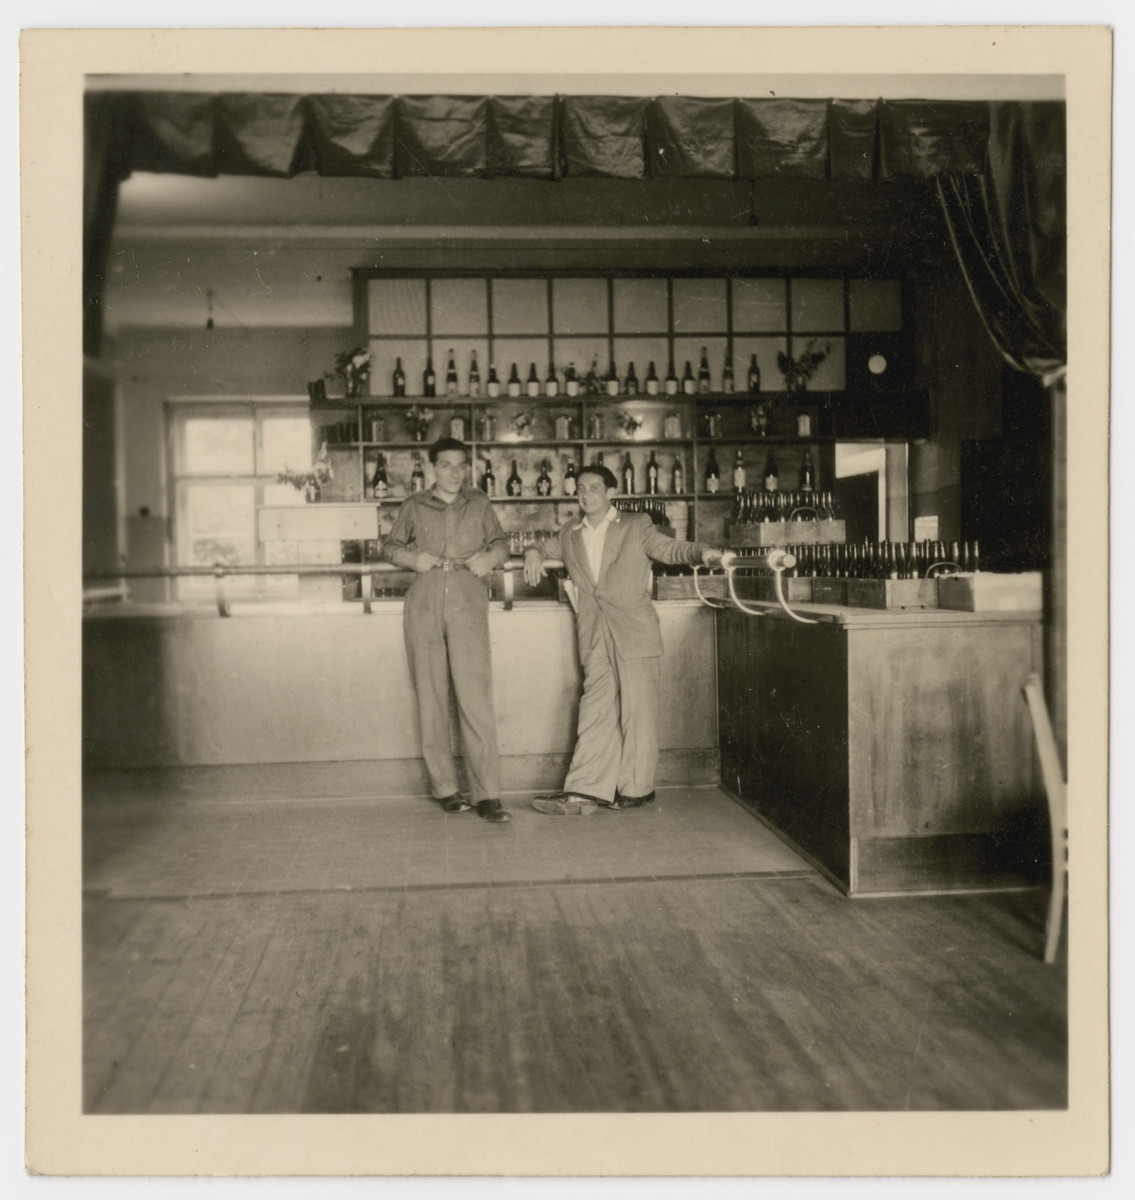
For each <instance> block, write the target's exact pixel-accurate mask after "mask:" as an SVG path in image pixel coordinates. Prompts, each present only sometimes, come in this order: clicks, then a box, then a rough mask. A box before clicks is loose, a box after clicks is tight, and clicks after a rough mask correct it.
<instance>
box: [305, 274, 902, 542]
mask: <svg viewBox="0 0 1135 1200" xmlns="http://www.w3.org/2000/svg"><path fill="white" fill-rule="evenodd" d="M354 294H355V307H356V320H355V328H356V335H357V337H358V340H359V342H360V344H364V345H365V346H366V347H367V348H368V349H369V350H370V353H371V358H372V366H371V375H370V380H369V383H370V389H371V393H372V394H369V395H365V396H360V397H356V398H350V399H348V398H343V399H340V400H336V399H332V400H329V401H328V402H327V403H326V404H320V405H318V406H312V408H311V414H312V423H313V438H314V441H315V443H316V446H317V447H318V443H319V442H320V441H321V440H326V441H327V443H328V451H329V453H330V455H331V459H332V464H333V467H334V471H335V477H334V479H333V481H332V483H331V485H330V486H329V488H325V489H324V497H325V498H326V499H333V500H337V501H340V502H357V503H369V504H375V503H377V504H380V505H381V506H382V510H383V513H385V512H386V510H388V509H390V508H391V507H392V506H396V505H397V504H398V503H400V502H401V500H402V499H404V498H405V496H406V495H407V494H408V493H409V478H410V471H411V464H412V462H413V457H414V455H415V453H418V454H419V455H420V457H421V460H422V463H423V469H424V470H425V473H426V476H427V484H428V483H429V482H431V481H432V477H431V472H430V469H429V465H428V462H427V460H426V453H425V451H426V450H427V449H428V447H429V445H430V444H431V443H432V442H433V441H435V440H436V439H437V438H439V437H441V436H444V435H446V434H448V433H450V432H451V431H450V424H451V421H453V420H454V419H457V421H458V422H459V423H460V428H459V429H458V430H457V432H458V433H459V434H460V436H461V440H463V441H464V442H465V443H466V444H467V445H468V446H469V447H470V452H471V454H472V458H473V471H472V480H473V482H474V483H479V481H480V480H481V477H482V475H483V473H484V464H485V462H486V461H489V462H491V463H492V467H493V474H494V475H495V476H496V480H497V495H496V497H495V499H496V500H497V501H499V502H500V504H501V505H502V514H501V519H502V523H504V524H505V527H506V529H508V530H512V531H517V530H519V531H524V530H530V529H532V528H534V527H537V526H536V525H534V524H533V522H536V523H537V524H538V527H540V528H547V527H549V525H548V522H549V519H550V518H553V517H554V518H555V522H554V523H559V522H560V521H561V520H566V519H569V518H570V516H571V515H573V514H574V511H576V504H575V500H574V497H570V496H565V495H563V494H562V479H563V473H564V469H565V467H566V464H567V462H568V461H571V462H574V464H575V465H576V468H577V469H578V468H579V467H580V466H582V465H583V464H585V463H586V464H590V463H592V462H593V461H594V460H595V458H596V457H597V455H599V454H600V453H602V454H603V455H605V456H607V461H606V465H607V466H608V467H610V468H611V470H612V472H613V473H614V474H615V476H616V478H619V477H620V473H621V467H622V464H623V461H624V456H626V455H627V454H629V455H631V457H632V462H633V465H634V467H635V476H636V481H637V483H638V487H639V491H638V492H637V493H636V494H638V495H645V494H646V493H645V492H643V491H642V488H643V487H644V486H645V477H646V465H647V461H648V458H649V456H650V454H651V453H654V455H655V456H656V462H657V463H658V466H659V482H660V485H661V490H660V492H659V493H658V499H660V500H663V501H665V502H667V503H670V504H678V503H685V504H686V505H687V506H688V509H689V512H688V531H689V536H690V537H699V538H704V539H706V540H714V539H716V538H719V537H720V536H721V533H722V528H723V523H724V519H725V517H726V516H727V515H728V512H729V508H730V506H731V503H732V500H733V496H734V491H733V488H732V486H731V485H732V471H733V467H734V463H735V460H736V455H737V453H738V452H740V453H741V455H742V462H743V464H744V467H745V471H746V484H747V486H748V487H750V488H752V487H754V486H759V484H760V480H761V477H762V475H763V472H764V466H765V460H766V457H767V455H768V454H769V453H770V452H772V453H773V454H774V455H775V458H776V461H777V466H778V468H779V472H780V479H781V484H782V486H784V487H793V486H795V480H796V476H797V472H798V470H799V466H800V460H801V458H802V456H803V452H804V449H805V448H807V449H809V451H810V453H811V457H812V461H813V465H814V467H815V469H816V472H817V476H818V482H819V486H820V487H824V486H825V485H826V486H830V485H831V482H832V480H833V479H834V470H835V443H836V442H837V441H853V440H861V441H881V440H885V439H890V440H895V439H898V440H905V439H906V437H908V436H910V434H911V432H912V428H911V427H912V424H913V423H912V421H911V420H909V419H908V418H909V416H910V413H911V412H912V411H913V410H914V409H915V408H916V407H917V405H913V404H911V403H910V396H909V394H907V393H901V391H896V389H895V387H894V381H895V377H894V375H893V374H892V377H891V380H889V381H888V384H887V386H884V387H880V386H878V384H877V382H875V381H872V379H871V378H870V371H869V370H868V367H867V366H866V363H867V359H868V356H869V353H871V352H874V353H878V352H880V350H882V351H883V352H885V354H887V355H891V356H892V357H894V358H896V361H898V362H899V363H900V364H902V363H903V354H902V345H903V342H902V338H903V334H902V311H903V302H902V284H901V283H900V282H899V281H898V280H874V279H872V280H863V279H851V278H847V277H843V276H831V275H824V276H807V277H805V276H788V275H783V276H780V275H778V276H775V277H768V276H757V275H753V274H744V273H740V272H739V273H736V274H733V275H728V276H724V275H718V276H704V275H700V274H696V273H685V274H682V273H673V274H665V275H663V274H658V273H653V272H645V271H644V272H629V271H626V272H606V273H590V274H580V273H577V274H570V275H569V274H562V275H560V274H533V273H525V272H511V273H510V272H501V273H499V274H487V273H483V272H482V273H466V274H452V275H451V274H446V275H441V274H425V273H410V272H385V271H381V270H370V269H367V270H359V271H356V272H355V288H354ZM811 345H817V346H819V345H824V346H826V347H827V351H828V352H827V355H826V357H825V358H824V361H823V362H822V363H821V364H820V367H819V368H818V369H817V371H816V373H815V374H814V376H813V377H812V378H811V379H810V380H809V381H808V382H807V385H806V388H805V390H803V391H798V392H785V391H766V390H761V391H760V392H759V393H758V394H756V395H749V394H747V389H745V390H737V391H733V392H723V391H721V390H711V391H709V392H697V393H694V394H689V393H686V392H684V391H679V392H678V393H677V394H667V393H666V392H665V387H664V384H663V385H662V387H661V389H660V391H659V393H658V394H654V395H648V394H646V393H645V392H644V391H642V390H641V389H642V388H643V387H644V386H645V384H644V381H645V379H646V376H647V373H648V370H649V365H650V364H653V366H654V367H655V371H656V374H657V375H658V377H659V379H660V380H662V379H664V377H665V375H666V373H667V371H668V369H669V367H670V366H671V365H673V366H674V368H675V370H676V373H677V374H678V375H679V376H681V375H682V374H684V369H685V365H686V362H687V361H689V362H691V363H692V365H693V367H694V368H695V369H696V368H697V366H698V363H699V360H700V358H701V351H702V347H705V348H706V351H707V359H708V362H709V365H710V371H711V387H713V388H717V389H719V388H720V384H721V382H722V370H723V365H724V363H725V361H726V359H727V357H728V359H729V361H731V362H732V365H733V372H734V379H735V381H736V383H737V384H738V385H740V386H741V387H742V388H744V384H745V382H746V380H747V371H748V367H749V362H750V358H751V356H755V357H756V360H757V364H758V366H759V368H760V372H761V375H762V380H763V382H764V384H765V385H766V386H767V385H768V384H769V383H770V382H774V381H775V382H780V380H781V379H782V376H781V374H780V372H779V371H778V369H777V355H778V352H784V353H787V354H792V355H796V356H799V355H800V354H801V353H802V352H804V351H805V350H806V349H807V348H808V347H809V346H811ZM451 352H452V354H453V361H454V364H455V366H456V369H457V374H458V388H459V391H460V392H461V393H465V392H467V391H468V386H469V374H470V371H469V367H470V363H471V361H472V357H473V355H474V354H475V355H476V360H477V364H478V371H479V375H480V382H481V387H482V390H483V389H484V387H485V385H486V382H487V379H488V375H489V371H490V368H492V367H495V369H496V372H497V376H498V379H499V380H500V383H501V387H502V389H503V388H504V387H505V381H506V380H507V378H508V376H509V374H510V372H511V368H512V365H513V363H515V364H516V365H517V368H518V371H519V374H520V376H521V378H522V379H526V378H527V375H528V369H529V364H530V363H531V364H535V366H536V373H537V375H538V376H539V377H540V380H541V390H543V389H544V386H545V381H546V379H547V377H548V374H549V371H550V370H554V371H555V373H556V377H557V383H558V387H559V394H557V395H556V396H554V397H549V396H546V395H541V396H538V397H530V396H528V395H527V394H525V393H522V394H521V395H520V396H508V395H500V396H497V397H489V396H486V395H484V394H482V395H478V396H470V395H467V394H459V395H452V394H443V395H435V396H428V397H427V396H424V395H407V396H398V397H393V396H386V395H382V394H380V393H381V391H382V389H383V388H384V387H386V386H389V381H390V380H391V378H392V375H393V371H394V366H395V361H396V360H399V361H400V365H401V368H402V371H403V373H404V376H405V378H406V379H408V380H410V381H411V382H413V381H416V380H418V379H421V378H422V375H423V372H424V370H425V368H426V364H427V362H429V363H430V364H431V366H432V369H433V371H434V373H435V376H436V378H437V381H438V389H439V390H443V389H444V387H445V375H446V367H447V364H448V361H449V357H450V353H451ZM631 362H633V363H634V365H635V374H636V376H637V378H638V380H639V386H640V391H639V392H638V393H637V394H630V395H628V394H620V395H617V396H610V395H608V394H606V392H605V391H604V392H600V393H599V394H593V393H591V394H578V395H575V396H568V395H567V394H566V390H565V377H566V376H565V369H566V368H567V367H568V365H569V364H572V365H573V366H574V370H575V372H576V375H577V377H578V378H579V380H580V382H581V388H582V385H583V380H584V376H585V375H586V374H587V373H588V368H589V367H592V368H593V369H594V370H595V371H596V373H597V375H598V377H599V379H600V381H601V385H602V383H603V381H604V380H605V377H606V375H607V374H608V372H609V370H610V364H611V363H615V364H616V369H617V372H618V375H619V379H620V383H621V384H622V382H623V381H624V380H625V378H626V373H627V367H628V364H629V363H631ZM904 365H905V364H904ZM899 382H901V381H899ZM849 388H851V389H853V390H849ZM896 396H897V397H898V399H897V400H896ZM904 404H905V406H906V407H905V408H904V407H903V406H904ZM758 406H763V407H764V409H765V411H766V412H767V415H768V426H767V432H766V433H764V434H760V433H758V432H755V429H754V426H753V424H752V423H751V417H752V414H753V413H754V412H755V411H756V410H757V408H758ZM414 407H417V408H418V409H419V410H421V409H425V408H429V409H431V410H432V413H433V418H432V420H431V422H430V426H429V428H428V430H426V432H425V433H424V436H423V437H422V438H421V439H420V440H415V439H413V438H412V437H411V436H410V432H409V430H408V428H407V426H406V421H405V416H406V414H407V413H408V412H409V410H410V409H411V408H414ZM620 414H621V415H623V416H626V415H628V414H629V415H631V416H633V417H635V418H637V419H639V420H640V421H641V426H640V428H639V430H638V431H637V436H627V435H625V434H623V433H622V432H621V431H620V430H619V428H618V424H617V418H618V416H619V415H620ZM710 414H714V415H715V418H716V421H715V424H716V426H717V427H716V429H714V430H712V431H711V430H710V429H709V423H708V418H709V416H710ZM801 415H806V417H807V424H808V431H807V432H806V433H801V432H800V430H799V428H798V426H797V417H798V416H801ZM486 416H487V417H489V418H490V419H492V420H493V421H494V422H495V425H494V428H493V429H492V430H491V431H490V434H491V436H485V432H486V431H485V425H484V422H485V418H486ZM521 416H527V417H528V418H529V419H528V420H527V421H525V422H523V424H524V428H523V429H522V430H517V432H516V435H515V436H507V434H506V433H505V434H504V435H503V436H502V433H504V431H508V430H510V429H512V428H513V427H514V422H515V421H516V419H517V418H518V417H521ZM557 417H559V418H560V419H561V423H562V422H563V420H564V419H565V418H566V420H567V421H568V423H569V425H568V432H569V434H570V436H567V437H556V436H555V424H556V418H557ZM667 417H671V418H673V417H676V418H677V420H678V422H679V428H680V430H681V436H680V437H673V436H671V437H667V436H665V431H664V421H665V420H666V418H667ZM597 418H598V419H599V420H600V421H601V422H602V425H601V427H600V428H599V429H598V430H597V429H596V428H595V426H594V421H595V420H596V419H597ZM374 421H381V422H382V425H381V430H382V434H383V436H382V437H381V438H375V437H372V436H365V435H368V434H370V433H371V432H372V431H373V428H374V426H373V424H372V423H373V422H374ZM904 422H905V425H904ZM561 432H562V430H561ZM711 450H712V451H713V452H714V454H715V456H716V458H717V465H718V470H719V473H720V479H721V484H722V486H721V488H720V490H719V491H718V492H716V493H709V492H707V491H706V490H705V488H704V486H703V483H704V478H705V470H706V464H707V460H708V457H709V453H710V451H711ZM379 454H381V455H382V456H383V458H384V461H385V465H386V471H387V477H388V479H389V482H390V485H391V493H392V494H391V495H390V496H389V497H387V498H384V499H382V500H379V501H376V500H374V499H373V498H371V495H370V480H371V479H372V477H373V474H374V464H375V462H376V459H377V456H378V455H379ZM676 459H680V460H681V463H682V468H683V472H684V476H685V479H684V484H685V486H684V489H683V491H682V492H680V493H677V494H675V493H671V492H670V491H669V485H670V482H671V476H672V471H673V467H674V463H675V460H676ZM513 460H515V461H516V464H517V470H518V473H519V474H520V476H521V478H522V480H523V481H524V483H525V485H526V487H525V491H526V494H525V495H523V496H520V497H508V496H504V495H503V494H502V493H503V492H504V488H505V480H506V479H507V476H508V474H509V473H510V470H511V466H512V461H513ZM544 461H547V463H548V473H549V475H550V476H551V478H552V485H553V494H552V495H550V496H537V495H535V494H534V492H535V487H534V484H535V477H536V475H537V474H538V472H539V471H540V467H541V463H542V462H544ZM529 491H531V492H532V493H533V494H528V492H529ZM549 506H551V510H549ZM390 516H391V517H392V514H390ZM386 520H387V518H386V517H385V516H384V517H383V521H384V525H385V523H386ZM386 528H388V525H386Z"/></svg>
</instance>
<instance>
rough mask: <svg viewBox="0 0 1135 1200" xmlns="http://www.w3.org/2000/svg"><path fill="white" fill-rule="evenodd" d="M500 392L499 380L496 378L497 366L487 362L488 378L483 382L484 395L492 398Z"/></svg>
mask: <svg viewBox="0 0 1135 1200" xmlns="http://www.w3.org/2000/svg"><path fill="white" fill-rule="evenodd" d="M500 394H501V384H500V380H499V379H498V378H497V368H496V364H495V363H489V378H488V380H487V381H486V383H485V395H487V396H490V397H492V398H493V399H494V400H495V399H496V397H497V396H499V395H500Z"/></svg>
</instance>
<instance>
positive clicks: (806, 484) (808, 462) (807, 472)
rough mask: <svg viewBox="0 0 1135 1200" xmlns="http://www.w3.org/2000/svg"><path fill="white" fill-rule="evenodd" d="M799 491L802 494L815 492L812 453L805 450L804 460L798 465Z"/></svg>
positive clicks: (814, 469)
mask: <svg viewBox="0 0 1135 1200" xmlns="http://www.w3.org/2000/svg"><path fill="white" fill-rule="evenodd" d="M800 490H801V491H802V492H804V493H810V492H814V491H815V490H816V468H815V467H814V466H813V465H812V452H811V451H810V450H808V449H807V448H805V450H804V460H803V461H802V462H801V464H800Z"/></svg>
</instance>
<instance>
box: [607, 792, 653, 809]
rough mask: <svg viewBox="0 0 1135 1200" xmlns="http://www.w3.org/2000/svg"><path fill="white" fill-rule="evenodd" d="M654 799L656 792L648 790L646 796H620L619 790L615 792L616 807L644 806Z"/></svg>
mask: <svg viewBox="0 0 1135 1200" xmlns="http://www.w3.org/2000/svg"><path fill="white" fill-rule="evenodd" d="M653 800H654V793H653V792H647V793H646V795H645V796H620V795H619V793H618V791H616V792H615V804H614V807H615V808H642V806H643V805H644V804H650V803H652V802H653Z"/></svg>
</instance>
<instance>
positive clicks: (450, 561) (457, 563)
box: [441, 558, 469, 571]
mask: <svg viewBox="0 0 1135 1200" xmlns="http://www.w3.org/2000/svg"><path fill="white" fill-rule="evenodd" d="M441 569H442V570H443V571H468V570H469V564H468V563H467V562H462V561H461V560H460V559H458V558H443V559H442V560H441Z"/></svg>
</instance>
